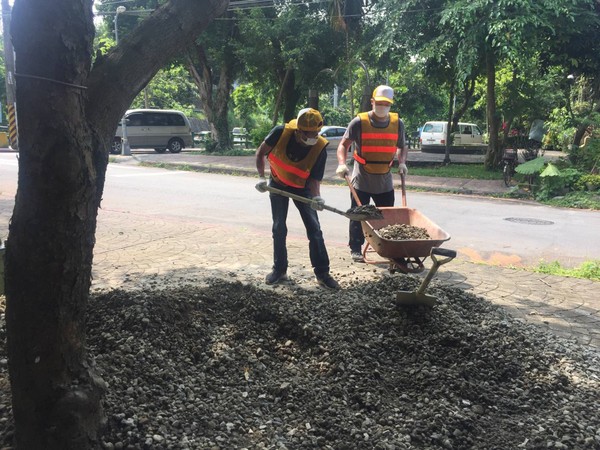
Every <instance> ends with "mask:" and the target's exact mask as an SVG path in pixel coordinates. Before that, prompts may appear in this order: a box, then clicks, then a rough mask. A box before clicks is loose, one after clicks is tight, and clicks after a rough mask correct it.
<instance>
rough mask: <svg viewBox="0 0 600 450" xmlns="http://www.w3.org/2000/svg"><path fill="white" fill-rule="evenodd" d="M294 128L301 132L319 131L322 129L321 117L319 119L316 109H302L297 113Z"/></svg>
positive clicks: (319, 114) (319, 115)
mask: <svg viewBox="0 0 600 450" xmlns="http://www.w3.org/2000/svg"><path fill="white" fill-rule="evenodd" d="M290 123H291V122H290ZM296 126H297V127H298V129H299V130H302V131H321V128H323V117H321V113H320V112H319V111H317V110H316V109H313V108H304V109H301V110H300V112H298V117H297V118H296Z"/></svg>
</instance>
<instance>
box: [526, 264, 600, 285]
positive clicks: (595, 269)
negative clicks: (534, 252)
mask: <svg viewBox="0 0 600 450" xmlns="http://www.w3.org/2000/svg"><path fill="white" fill-rule="evenodd" d="M533 271H534V272H538V273H545V274H548V275H558V276H563V277H575V278H585V279H588V280H596V281H600V260H593V261H585V262H584V263H583V264H581V265H580V266H577V267H575V268H572V269H569V268H566V267H562V266H561V264H560V263H559V262H558V261H552V262H544V261H542V262H540V264H539V266H538V267H533Z"/></svg>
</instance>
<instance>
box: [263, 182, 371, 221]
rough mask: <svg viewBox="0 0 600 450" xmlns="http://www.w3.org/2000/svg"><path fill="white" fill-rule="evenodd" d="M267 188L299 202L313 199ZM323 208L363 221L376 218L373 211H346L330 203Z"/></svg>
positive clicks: (308, 201) (307, 201) (309, 201)
mask: <svg viewBox="0 0 600 450" xmlns="http://www.w3.org/2000/svg"><path fill="white" fill-rule="evenodd" d="M265 189H266V190H267V191H269V192H272V193H273V194H279V195H283V196H284V197H289V198H291V199H294V200H298V201H299V202H302V203H308V204H310V203H311V202H312V200H311V199H310V198H306V197H302V196H301V195H296V194H292V193H291V192H287V191H282V190H281V189H277V188H274V187H271V186H266V187H265ZM323 209H326V210H327V211H331V212H334V213H336V214H340V215H342V216H344V217H347V218H348V219H350V220H357V221H362V220H371V219H373V218H374V215H373V213H369V212H352V211H347V212H344V211H340V210H339V209H336V208H334V207H333V206H329V205H323Z"/></svg>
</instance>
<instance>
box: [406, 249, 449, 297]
mask: <svg viewBox="0 0 600 450" xmlns="http://www.w3.org/2000/svg"><path fill="white" fill-rule="evenodd" d="M436 255H438V256H443V257H444V258H443V259H438V258H437V257H436ZM429 256H430V257H431V260H432V261H433V265H432V266H431V269H429V272H428V273H427V276H426V277H425V278H424V279H423V281H422V282H421V285H420V286H419V289H417V290H416V291H413V292H408V291H400V292H398V293H397V294H396V304H398V305H402V306H414V305H424V306H433V305H435V304H436V303H437V299H436V298H435V297H434V296H433V295H428V294H426V293H425V289H427V286H429V282H430V281H431V279H432V278H433V276H434V275H435V273H436V272H437V270H438V268H439V267H440V266H441V265H443V264H446V263H447V262H450V261H452V260H453V259H454V258H456V252H455V251H454V250H449V249H447V248H439V247H433V248H432V249H431V252H430V255H429Z"/></svg>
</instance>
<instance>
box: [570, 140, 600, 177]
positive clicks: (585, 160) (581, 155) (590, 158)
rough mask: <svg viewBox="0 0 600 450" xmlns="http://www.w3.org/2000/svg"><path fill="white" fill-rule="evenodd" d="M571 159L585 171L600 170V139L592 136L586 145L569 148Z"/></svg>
mask: <svg viewBox="0 0 600 450" xmlns="http://www.w3.org/2000/svg"><path fill="white" fill-rule="evenodd" d="M568 153H569V161H571V163H572V164H573V165H574V166H575V167H577V168H579V169H580V170H581V171H583V172H592V171H599V170H600V139H599V138H596V137H593V138H591V139H590V140H589V141H588V142H587V144H586V145H585V147H573V148H572V149H571V150H569V152H568Z"/></svg>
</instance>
